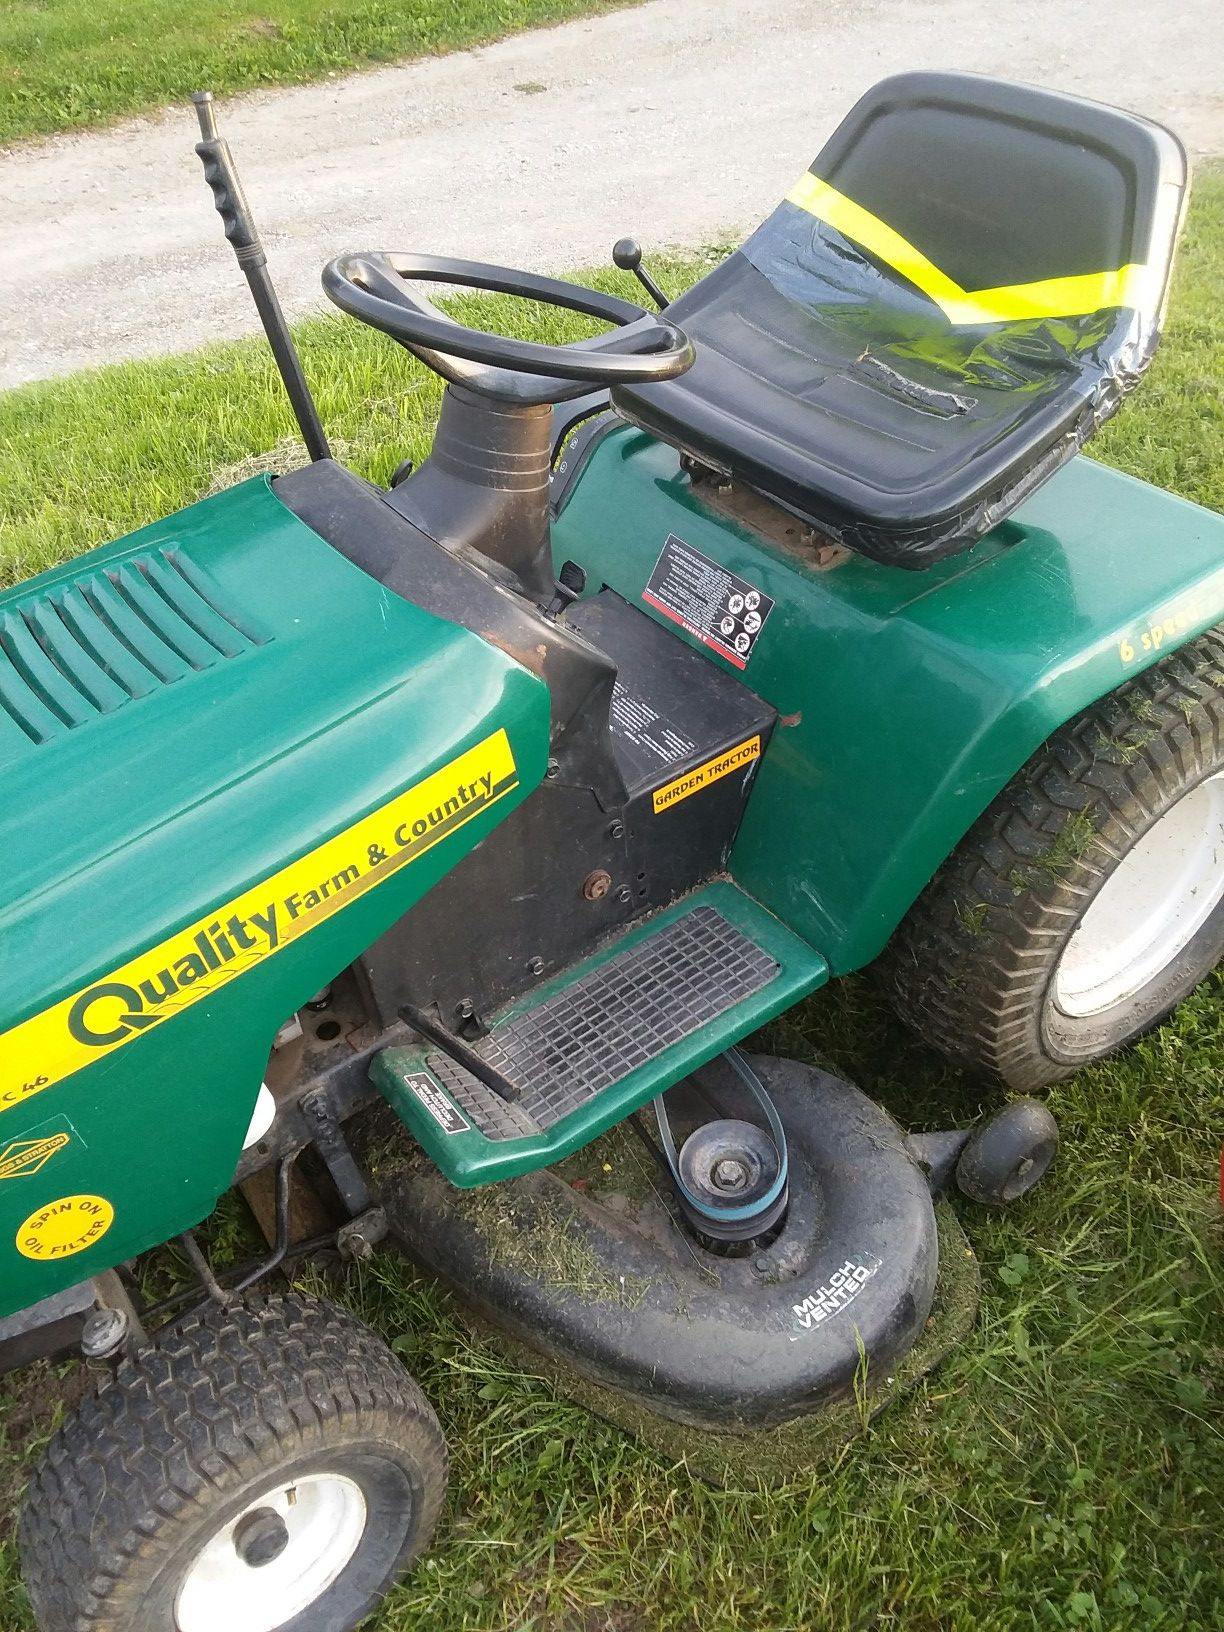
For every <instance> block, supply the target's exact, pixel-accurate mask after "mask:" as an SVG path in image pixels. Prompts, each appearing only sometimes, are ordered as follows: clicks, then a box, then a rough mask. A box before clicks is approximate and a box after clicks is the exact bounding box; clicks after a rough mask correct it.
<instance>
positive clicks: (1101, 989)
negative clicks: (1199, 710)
mask: <svg viewBox="0 0 1224 1632" xmlns="http://www.w3.org/2000/svg"><path fill="white" fill-rule="evenodd" d="M1221 901H1224V771H1217V772H1216V773H1215V775H1213V776H1209V777H1207V778H1206V779H1205V780H1204V781H1202V782H1199V783H1198V784H1197V785H1196V786H1195V787H1193V788H1190V789H1188V790H1187V791H1186V792H1185V793H1184V794H1182V796H1181V797H1180V798H1179V799H1177V800H1176V801H1175V802H1174V803H1173V804H1172V805H1171V806H1170V807H1169V809H1168V810H1167V811H1165V813H1164V815H1163V816H1161V817H1159V818H1158V819H1157V820H1156V821H1155V822H1154V823H1153V824H1152V826H1151V827H1150V828H1149V829H1148V830H1147V832H1146V833H1145V834H1144V835H1143V837H1142V838H1141V839H1140V840H1139V841H1138V843H1136V844H1134V845H1133V846H1132V847H1131V849H1130V850H1129V851H1127V853H1126V855H1125V856H1123V858H1122V860H1121V861H1120V862H1119V863H1118V865H1117V867H1115V869H1114V870H1113V872H1112V873H1111V874H1110V876H1109V877H1108V878H1107V879H1106V881H1105V883H1104V885H1103V886H1102V887H1101V889H1100V890H1099V891H1098V892H1097V895H1096V897H1095V899H1094V900H1093V902H1092V904H1091V905H1090V906H1089V908H1088V910H1087V912H1086V913H1085V914H1084V916H1083V918H1082V919H1081V920H1080V922H1079V925H1078V926H1077V928H1076V929H1075V931H1074V933H1073V934H1072V936H1071V939H1070V940H1069V941H1068V943H1067V945H1066V947H1065V949H1064V951H1063V954H1062V957H1061V958H1060V959H1059V962H1058V967H1057V969H1056V970H1055V973H1054V985H1053V994H1052V995H1053V998H1054V1003H1055V1005H1056V1006H1057V1008H1058V1009H1060V1010H1061V1012H1062V1013H1063V1014H1065V1015H1067V1016H1068V1017H1069V1018H1071V1019H1073V1020H1087V1019H1091V1018H1093V1017H1094V1016H1096V1015H1099V1014H1103V1013H1104V1012H1105V1011H1106V1010H1107V1009H1111V1008H1113V1007H1115V1006H1116V1005H1117V1004H1119V1003H1123V1002H1125V1001H1127V1000H1128V999H1131V998H1134V997H1136V996H1137V995H1138V994H1139V993H1140V992H1142V991H1143V990H1144V989H1145V988H1146V987H1148V986H1150V985H1151V984H1152V982H1153V981H1155V980H1156V979H1158V978H1159V976H1160V975H1161V974H1162V973H1163V972H1164V971H1165V970H1166V969H1168V968H1169V967H1170V966H1171V965H1172V964H1174V963H1175V962H1176V960H1177V959H1178V958H1179V957H1180V955H1181V954H1182V953H1183V952H1184V951H1185V950H1186V948H1187V947H1188V946H1189V945H1190V943H1191V942H1192V941H1193V940H1194V938H1195V936H1196V935H1197V934H1198V933H1199V931H1200V930H1201V929H1202V928H1203V926H1204V924H1206V922H1207V920H1208V919H1209V918H1210V917H1211V915H1212V913H1213V912H1214V911H1215V909H1216V908H1217V907H1218V906H1219V905H1220V903H1221Z"/></svg>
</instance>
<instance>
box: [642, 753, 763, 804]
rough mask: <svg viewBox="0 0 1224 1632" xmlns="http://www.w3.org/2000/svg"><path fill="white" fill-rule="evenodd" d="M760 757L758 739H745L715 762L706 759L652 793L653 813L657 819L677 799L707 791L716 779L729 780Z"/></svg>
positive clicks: (678, 800) (720, 755)
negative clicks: (736, 772)
mask: <svg viewBox="0 0 1224 1632" xmlns="http://www.w3.org/2000/svg"><path fill="white" fill-rule="evenodd" d="M760 757H761V739H760V737H749V738H748V741H747V742H741V743H740V745H739V747H738V748H728V749H727V751H726V753H723V754H719V755H718V756H717V757H716V758H715V759H707V760H706V762H705V764H704V765H697V766H694V768H693V769H692V770H691V771H685V773H684V775H683V776H678V777H677V778H676V780H675V781H674V782H667V783H665V784H664V785H663V787H661V788H656V789H655V792H654V813H655V815H656V816H657V815H658V814H659V812H660V811H661V810H667V809H668V808H669V807H670V806H671V805H678V804H679V803H680V801H681V799H687V798H689V796H690V795H691V794H694V793H700V792H701V790H702V788H708V787H709V785H710V783H711V782H717V781H718V779H719V778H720V777H723V776H730V775H731V772H732V771H738V770H741V769H742V768H743V767H744V766H745V765H751V764H752V763H753V761H754V760H758V759H760Z"/></svg>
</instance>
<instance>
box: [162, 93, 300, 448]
mask: <svg viewBox="0 0 1224 1632" xmlns="http://www.w3.org/2000/svg"><path fill="white" fill-rule="evenodd" d="M191 100H192V101H193V102H194V103H195V110H196V116H197V117H198V119H199V121H200V135H201V137H202V138H203V139H202V140H201V141H199V142H197V143H196V152H197V153H198V154H199V155H200V158H201V160H202V161H203V165H204V179H205V181H207V183H208V185H209V186H210V187H211V188H212V195H213V200H214V202H215V203H216V206H217V214H218V215H219V216H220V217H221V220H222V222H223V223H224V226H225V236H226V237H227V238H228V239H229V241H230V243H231V244H232V245H233V246H234V254H235V255H236V256H237V258H238V265H239V266H240V267H241V268H242V270H243V272H244V273H245V275H246V280H247V283H248V284H249V285H250V289H251V295H252V297H253V298H254V301H255V308H256V310H257V311H258V313H259V319H260V322H261V323H262V324H263V327H264V333H265V334H266V335H267V337H268V344H269V345H270V346H271V347H272V355H273V357H275V358H276V366H277V368H278V369H279V370H280V377H281V379H282V380H283V381H284V382H285V390H286V392H287V393H288V395H289V402H290V404H291V406H292V408H293V412H294V416H295V418H296V419H297V422H298V425H299V426H300V427H301V431H302V440H303V441H304V442H305V444H306V451H307V453H309V455H310V457H311V458H312V459H330V458H331V449H330V448H329V447H328V445H327V437H326V436H325V435H324V432H323V426H322V424H321V423H320V420H319V410H318V409H317V408H316V407H315V400H314V398H313V397H312V396H311V394H310V387H309V386H308V385H307V384H306V376H305V374H303V372H302V363H301V359H300V358H299V356H298V354H297V348H296V347H295V346H294V344H293V338H292V336H291V335H290V333H289V325H288V324H287V323H286V322H285V314H284V312H283V311H282V310H281V303H280V301H279V300H278V299H277V296H276V289H275V287H274V285H273V283H272V278H271V276H270V275H269V272H268V257H267V256H266V255H265V254H264V247H263V244H262V243H260V241H259V233H258V231H257V230H256V226H255V218H254V216H253V215H252V214H251V207H250V205H249V204H248V203H247V201H246V194H245V193H244V192H243V190H242V183H241V182H240V181H239V179H238V171H237V169H236V168H235V165H234V160H233V155H232V154H231V153H230V150H229V143H228V142H227V141H225V140H224V138H223V137H221V136H219V135H218V134H217V118H216V114H215V113H214V112H213V95H212V92H211V91H195V92H194V93H193V94H192V98H191Z"/></svg>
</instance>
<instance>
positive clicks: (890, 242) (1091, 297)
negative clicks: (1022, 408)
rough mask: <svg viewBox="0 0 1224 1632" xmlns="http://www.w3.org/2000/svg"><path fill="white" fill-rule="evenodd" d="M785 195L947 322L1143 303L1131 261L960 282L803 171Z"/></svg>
mask: <svg viewBox="0 0 1224 1632" xmlns="http://www.w3.org/2000/svg"><path fill="white" fill-rule="evenodd" d="M786 197H787V201H788V202H789V203H791V204H797V205H798V206H799V208H800V209H801V210H806V211H807V213H808V214H809V215H814V216H815V217H816V219H817V220H818V221H823V222H824V223H825V224H826V225H827V226H830V227H833V228H834V230H835V231H837V232H840V233H841V234H842V236H843V237H845V238H849V239H851V240H852V242H854V243H856V244H858V245H859V247H860V248H861V249H865V250H867V252H868V253H869V254H871V255H874V256H875V258H876V259H877V260H879V261H883V262H884V264H885V265H886V266H890V267H892V269H893V271H894V272H899V273H900V274H901V276H902V277H903V278H905V279H907V280H908V281H909V282H910V283H912V284H913V285H914V287H915V288H916V289H919V290H921V291H922V293H923V294H924V295H926V296H927V298H928V299H929V300H933V301H934V302H935V304H936V305H937V306H938V307H939V309H940V310H941V311H942V312H943V314H944V316H945V317H946V318H947V319H948V321H949V323H955V324H964V325H974V324H982V323H1011V322H1015V321H1016V320H1017V319H1024V318H1036V317H1083V316H1085V315H1087V314H1088V313H1090V312H1099V311H1101V310H1103V309H1104V308H1106V307H1111V306H1126V307H1131V308H1134V309H1135V310H1137V311H1141V310H1143V308H1144V306H1145V302H1146V296H1147V293H1148V287H1149V283H1150V274H1149V269H1148V268H1147V267H1146V266H1142V265H1140V264H1139V263H1137V262H1132V263H1131V264H1130V265H1128V266H1123V267H1119V268H1118V270H1117V271H1116V272H1086V273H1083V274H1081V275H1079V276H1077V277H1071V278H1044V279H1042V280H1041V281H1040V282H1037V283H1014V284H1007V285H1004V286H1003V287H1001V288H998V289H979V290H977V291H976V292H975V293H970V292H969V291H968V290H965V289H962V288H961V286H960V284H959V283H957V282H956V281H955V279H953V278H950V277H949V276H948V274H947V273H946V272H941V271H940V269H939V268H938V267H937V266H936V265H935V264H934V262H933V261H929V260H928V259H927V258H926V256H925V255H924V254H923V253H922V251H921V250H920V249H915V248H914V246H913V244H911V243H910V242H909V240H908V239H906V238H903V237H902V236H901V234H900V233H899V232H895V231H894V230H893V228H892V227H890V226H889V225H888V223H887V222H885V221H881V220H880V218H879V217H878V216H875V215H872V213H871V211H870V210H865V209H864V208H863V207H862V205H861V204H856V203H855V202H854V200H853V199H852V198H847V197H846V196H845V194H844V193H839V192H838V191H837V189H836V188H835V187H830V186H829V184H828V182H827V181H821V180H820V178H819V176H814V175H812V173H811V171H810V170H809V171H806V172H805V173H804V175H803V176H802V177H801V178H800V180H799V181H798V182H797V183H796V184H795V186H793V187H792V188H791V190H790V192H789V193H787V195H786Z"/></svg>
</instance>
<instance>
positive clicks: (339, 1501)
mask: <svg viewBox="0 0 1224 1632" xmlns="http://www.w3.org/2000/svg"><path fill="white" fill-rule="evenodd" d="M260 1509H271V1510H272V1511H273V1512H275V1513H276V1514H277V1515H278V1516H279V1517H280V1519H281V1520H282V1521H283V1523H284V1526H285V1529H286V1531H287V1532H288V1540H287V1542H286V1544H285V1546H284V1549H283V1551H282V1552H281V1553H280V1555H279V1556H278V1557H276V1558H273V1559H272V1560H271V1561H270V1562H268V1563H266V1564H259V1565H252V1564H249V1563H247V1562H245V1560H244V1559H243V1558H242V1557H241V1556H240V1555H239V1551H238V1548H237V1546H236V1544H235V1532H236V1531H238V1530H239V1527H240V1526H241V1525H242V1522H243V1520H244V1519H248V1518H249V1517H250V1515H252V1514H255V1513H257V1512H258V1511H259V1510H260ZM366 1520H367V1508H366V1499H365V1496H364V1494H363V1492H362V1489H361V1486H360V1485H358V1484H356V1483H355V1482H354V1481H353V1480H352V1479H349V1478H346V1477H345V1476H344V1475H343V1474H339V1473H311V1474H303V1475H301V1476H300V1477H299V1478H296V1479H292V1480H289V1481H286V1482H282V1483H280V1484H276V1485H273V1486H272V1487H271V1488H270V1489H268V1490H266V1491H264V1492H263V1493H262V1494H261V1495H259V1496H258V1497H257V1498H256V1499H255V1500H253V1501H252V1502H250V1503H249V1504H248V1505H247V1506H246V1507H245V1508H244V1509H243V1510H242V1512H241V1513H236V1514H235V1515H234V1517H233V1518H232V1519H230V1520H228V1521H227V1522H226V1523H225V1524H224V1525H222V1526H221V1528H220V1529H219V1530H218V1531H216V1533H215V1534H214V1535H213V1536H212V1537H210V1539H209V1540H208V1541H207V1542H206V1543H205V1544H204V1546H203V1547H202V1548H201V1550H200V1552H199V1553H198V1554H197V1555H196V1558H195V1560H194V1561H193V1563H192V1564H191V1567H190V1568H189V1570H188V1571H187V1575H186V1577H185V1578H184V1580H183V1584H182V1586H181V1587H180V1588H179V1592H178V1597H177V1599H176V1601H175V1611H174V1620H175V1627H176V1632H276V1629H277V1628H278V1627H282V1626H287V1625H288V1624H289V1623H290V1622H291V1621H293V1620H294V1619H295V1617H296V1616H298V1615H300V1614H301V1613H302V1612H303V1611H304V1610H306V1609H308V1608H309V1607H310V1606H311V1604H314V1603H317V1602H318V1600H319V1599H320V1598H321V1597H322V1596H323V1594H324V1593H325V1592H327V1591H328V1590H329V1589H330V1588H331V1587H332V1586H334V1585H335V1583H336V1581H337V1580H338V1579H339V1578H340V1576H341V1575H342V1574H343V1572H344V1571H345V1569H347V1567H348V1565H349V1564H350V1563H351V1562H352V1559H353V1556H354V1555H355V1553H356V1552H357V1549H358V1547H359V1546H360V1545H361V1539H362V1537H363V1535H364V1534H365V1529H366Z"/></svg>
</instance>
